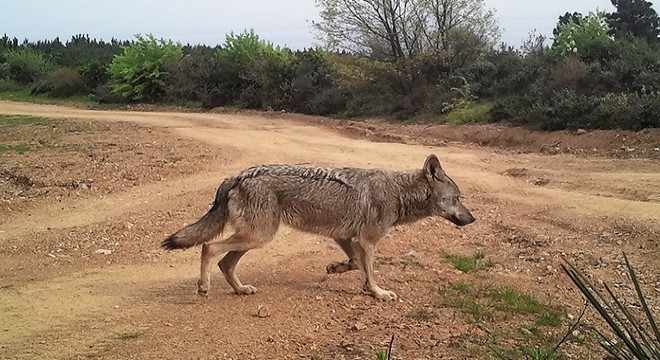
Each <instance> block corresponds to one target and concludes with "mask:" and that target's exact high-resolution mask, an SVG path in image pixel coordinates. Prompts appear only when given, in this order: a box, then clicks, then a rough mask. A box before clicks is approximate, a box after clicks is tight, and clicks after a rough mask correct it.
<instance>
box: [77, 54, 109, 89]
mask: <svg viewBox="0 0 660 360" xmlns="http://www.w3.org/2000/svg"><path fill="white" fill-rule="evenodd" d="M80 75H81V76H82V77H83V79H84V81H85V84H86V85H87V87H88V88H90V89H96V88H97V87H99V86H101V85H103V84H106V83H107V82H108V80H110V74H109V73H108V67H107V65H106V64H103V63H101V62H100V61H97V60H94V61H91V62H89V63H87V64H85V65H83V66H81V67H80Z"/></svg>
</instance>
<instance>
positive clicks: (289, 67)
mask: <svg viewBox="0 0 660 360" xmlns="http://www.w3.org/2000/svg"><path fill="white" fill-rule="evenodd" d="M360 1H361V0H353V3H354V4H358V5H359V3H360ZM363 1H365V2H366V1H367V0H363ZM443 1H452V0H443ZM329 3H330V2H329ZM335 3H336V2H335ZM427 3H433V2H427ZM473 3H478V1H477V2H473ZM614 3H615V6H617V11H616V12H614V13H612V14H605V13H590V14H589V15H587V16H583V15H582V14H578V13H572V14H570V13H567V14H565V15H562V16H560V17H559V22H558V25H557V28H556V29H555V31H554V33H553V42H552V44H551V45H546V41H545V40H546V38H545V37H544V36H540V35H538V36H537V35H534V34H532V35H530V37H529V39H528V40H527V41H525V42H524V44H523V45H522V46H521V47H519V48H513V47H510V46H507V45H505V44H501V45H499V46H493V44H492V39H493V37H491V35H492V34H493V33H494V29H496V27H493V26H495V25H494V23H492V21H491V17H490V16H489V14H488V13H483V14H482V17H480V18H479V19H477V20H478V21H477V20H475V23H479V24H485V23H488V24H490V25H489V27H488V28H479V29H477V28H474V27H470V26H469V24H462V25H460V26H459V25H456V26H454V27H448V28H446V29H439V28H438V29H437V30H436V31H437V33H438V34H443V35H442V36H444V37H442V38H441V37H440V35H437V36H431V35H432V34H433V33H432V32H431V30H432V29H431V30H428V29H426V30H425V32H424V33H422V32H420V33H419V34H418V33H415V31H416V30H415V29H417V28H420V27H421V28H423V27H424V26H427V25H428V26H430V25H429V24H431V23H420V24H418V25H419V26H417V27H411V28H410V33H405V31H406V29H403V30H402V33H403V34H404V35H405V36H406V38H403V39H401V38H399V37H387V36H380V37H375V38H374V39H376V40H374V39H372V38H369V37H368V36H367V35H368V34H367V35H364V34H363V35H364V36H362V35H360V34H359V33H351V31H358V30H355V29H353V30H351V29H350V28H348V27H347V28H343V31H345V33H343V34H342V33H334V34H331V33H328V35H333V36H344V39H343V40H342V41H343V42H344V45H343V46H338V47H336V48H332V50H327V49H321V48H315V49H306V50H301V51H292V50H290V49H287V48H280V47H277V46H275V45H273V44H272V43H270V42H267V41H264V40H263V39H261V38H260V37H259V36H258V35H257V34H255V33H254V32H252V31H244V32H242V33H239V34H234V33H232V34H229V35H227V37H226V41H225V43H224V44H223V45H221V46H216V47H209V46H203V45H195V46H191V45H186V46H183V45H181V44H177V43H173V42H172V41H169V40H164V39H157V38H155V37H153V36H151V35H149V36H136V38H135V39H134V40H132V41H118V40H111V41H109V42H104V41H100V40H95V39H90V38H89V37H88V36H86V35H77V36H74V37H72V38H71V39H70V40H69V41H67V42H65V43H62V42H61V41H60V40H59V39H55V40H52V41H50V40H48V41H39V42H36V43H35V42H29V41H23V42H20V43H19V41H18V39H15V38H13V39H12V38H9V37H8V36H7V35H5V36H4V37H3V38H0V94H2V93H3V92H11V91H25V89H29V91H30V93H31V94H33V95H38V94H48V96H52V97H70V96H76V95H84V96H88V97H89V98H91V99H92V100H94V101H96V102H98V103H106V104H107V103H132V102H143V103H170V104H180V105H188V106H201V107H204V108H213V107H218V106H231V107H239V108H250V109H263V110H266V109H274V110H282V109H284V110H287V111H290V112H299V113H305V114H316V115H330V116H337V117H345V118H356V117H366V116H383V117H388V118H392V119H398V120H410V119H413V120H415V119H423V120H427V121H443V122H448V123H461V124H462V123H472V122H506V123H511V124H516V125H526V126H530V127H534V128H539V129H545V130H557V129H577V128H585V129H614V128H619V129H633V130H639V129H643V128H647V127H660V40H659V34H660V21H659V20H658V19H659V18H658V16H657V14H656V12H655V11H654V10H653V9H652V7H651V4H650V3H648V2H646V1H638V0H628V1H625V2H624V1H618V0H614ZM437 4H438V6H439V4H440V1H437ZM356 6H357V5H356ZM418 8H419V7H417V8H416V9H418ZM326 10H333V11H328V12H327V14H333V15H332V16H335V17H333V18H326V19H325V20H326V21H325V25H328V26H327V29H326V30H325V31H330V30H328V29H342V27H341V22H342V21H347V20H350V19H344V18H337V17H336V16H337V14H341V12H340V11H337V9H326ZM348 10H354V9H348ZM432 10H433V11H438V12H441V11H442V9H441V8H439V7H437V8H430V10H429V11H432ZM464 10H465V11H466V12H467V11H469V13H471V14H474V13H476V10H475V9H464ZM345 13H346V14H348V15H347V16H350V14H351V13H353V11H346V12H345ZM327 14H326V15H327ZM403 15H405V14H403ZM403 15H402V16H403ZM415 15H416V17H415V18H416V19H420V16H419V14H415ZM328 16H329V15H328ZM364 18H367V17H364ZM377 18H378V17H377V16H375V17H374V19H377ZM411 18H412V17H411ZM431 18H433V16H429V19H431ZM374 21H376V20H374ZM489 21H491V22H490V23H489ZM347 23H348V22H347ZM408 23H409V22H408ZM381 25H387V24H381ZM392 25H396V24H392ZM431 25H432V24H431ZM381 27H382V26H381ZM383 28H384V27H383ZM319 30H321V31H324V29H323V26H319ZM332 31H336V30H332ZM420 34H425V35H428V34H431V35H428V38H426V39H423V38H422V37H421V35H420ZM348 35H350V36H348ZM385 35H387V34H385ZM353 39H356V40H355V41H357V39H359V41H361V43H360V44H358V43H351V41H352V40H353ZM378 39H380V40H378ZM335 40H336V39H335ZM381 40H382V41H381ZM422 40H424V41H425V42H422ZM436 40H437V41H436ZM379 41H380V42H379ZM335 43H336V44H339V43H340V42H335ZM357 45H359V47H358V46H357ZM349 50H351V51H349ZM0 96H1V95H0Z"/></svg>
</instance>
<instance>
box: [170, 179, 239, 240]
mask: <svg viewBox="0 0 660 360" xmlns="http://www.w3.org/2000/svg"><path fill="white" fill-rule="evenodd" d="M237 182H238V180H237V179H235V178H230V179H227V180H225V181H223V183H222V184H221V185H220V187H219V188H218V191H217V193H216V195H215V201H214V202H213V206H212V207H211V209H210V210H209V211H208V212H207V213H206V214H205V215H204V216H202V218H201V219H199V220H197V222H195V223H194V224H190V225H188V226H186V227H184V228H183V229H181V230H179V231H177V232H175V233H174V234H172V235H170V236H168V237H167V238H165V240H163V241H162V242H161V247H162V248H164V249H166V250H174V249H187V248H190V247H193V246H195V245H199V244H203V243H205V242H207V241H209V240H211V239H213V238H214V237H216V236H217V235H218V234H220V233H222V231H223V230H224V228H225V224H226V223H227V218H228V217H229V209H228V208H227V203H228V202H229V191H230V190H231V189H232V188H233V187H235V186H236V184H237Z"/></svg>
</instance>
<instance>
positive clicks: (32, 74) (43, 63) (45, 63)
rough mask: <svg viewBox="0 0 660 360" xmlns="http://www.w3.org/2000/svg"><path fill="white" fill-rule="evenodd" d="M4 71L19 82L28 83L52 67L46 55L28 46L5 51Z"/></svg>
mask: <svg viewBox="0 0 660 360" xmlns="http://www.w3.org/2000/svg"><path fill="white" fill-rule="evenodd" d="M5 67H6V69H5V70H4V71H5V72H7V73H8V75H9V78H10V79H12V80H15V81H17V82H19V83H21V84H30V83H32V82H34V81H36V80H38V79H39V78H41V77H42V76H43V75H45V74H46V73H48V71H50V69H52V67H53V66H52V64H51V62H50V60H48V57H47V56H46V55H45V54H44V53H43V52H41V51H37V50H33V49H30V48H23V49H18V50H9V51H7V52H6V53H5Z"/></svg>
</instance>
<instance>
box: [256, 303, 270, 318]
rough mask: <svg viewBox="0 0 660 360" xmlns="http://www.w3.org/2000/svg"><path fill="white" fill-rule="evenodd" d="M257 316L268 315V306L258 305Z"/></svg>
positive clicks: (264, 316) (263, 316)
mask: <svg viewBox="0 0 660 360" xmlns="http://www.w3.org/2000/svg"><path fill="white" fill-rule="evenodd" d="M257 317H260V318H262V319H265V318H267V317H270V311H269V310H268V307H267V306H263V305H259V307H258V308H257Z"/></svg>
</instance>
